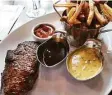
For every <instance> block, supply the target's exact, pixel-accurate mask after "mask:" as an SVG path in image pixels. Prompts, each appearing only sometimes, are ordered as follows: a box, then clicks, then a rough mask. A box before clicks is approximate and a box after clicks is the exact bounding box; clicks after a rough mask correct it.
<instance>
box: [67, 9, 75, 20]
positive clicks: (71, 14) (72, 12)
mask: <svg viewBox="0 0 112 95" xmlns="http://www.w3.org/2000/svg"><path fill="white" fill-rule="evenodd" d="M75 10H76V8H75V7H72V8H71V9H70V11H69V13H68V14H67V17H68V20H69V19H70V18H71V17H72V16H73V14H74V12H75Z"/></svg>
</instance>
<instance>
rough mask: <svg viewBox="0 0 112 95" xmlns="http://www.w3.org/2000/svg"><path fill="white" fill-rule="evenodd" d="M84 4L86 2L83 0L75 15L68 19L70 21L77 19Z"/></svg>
mask: <svg viewBox="0 0 112 95" xmlns="http://www.w3.org/2000/svg"><path fill="white" fill-rule="evenodd" d="M83 4H84V2H81V3H80V5H79V6H78V7H77V8H76V11H75V13H74V15H73V16H72V17H71V18H70V20H68V22H69V23H74V21H76V19H77V17H78V15H79V14H80V12H81V10H82V7H83Z"/></svg>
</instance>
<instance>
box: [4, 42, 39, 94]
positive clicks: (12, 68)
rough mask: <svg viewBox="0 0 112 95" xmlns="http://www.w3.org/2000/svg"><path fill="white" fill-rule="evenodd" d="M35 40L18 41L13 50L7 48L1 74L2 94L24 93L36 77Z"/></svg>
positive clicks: (37, 64) (37, 68)
mask: <svg viewBox="0 0 112 95" xmlns="http://www.w3.org/2000/svg"><path fill="white" fill-rule="evenodd" d="M38 45H39V43H37V42H33V41H26V42H23V43H20V44H19V45H18V46H17V48H16V49H15V50H8V51H7V55H6V59H5V63H6V64H5V69H4V71H3V74H2V84H3V87H2V89H3V93H4V95H26V94H27V92H28V91H30V90H31V89H32V88H33V85H34V83H35V81H36V79H37V77H38V72H39V71H38V70H39V62H37V59H36V48H37V46H38Z"/></svg>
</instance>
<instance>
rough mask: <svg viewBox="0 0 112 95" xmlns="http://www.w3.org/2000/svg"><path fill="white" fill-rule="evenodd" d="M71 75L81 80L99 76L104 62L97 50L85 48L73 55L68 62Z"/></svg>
mask: <svg viewBox="0 0 112 95" xmlns="http://www.w3.org/2000/svg"><path fill="white" fill-rule="evenodd" d="M68 69H69V71H70V73H71V74H72V75H73V76H74V77H75V78H77V79H79V80H86V79H89V78H92V77H93V76H95V75H97V73H98V72H99V71H100V70H101V69H102V60H101V58H99V56H98V50H97V49H95V48H84V49H82V50H79V51H76V52H74V53H73V54H72V56H71V57H70V59H69V62H68Z"/></svg>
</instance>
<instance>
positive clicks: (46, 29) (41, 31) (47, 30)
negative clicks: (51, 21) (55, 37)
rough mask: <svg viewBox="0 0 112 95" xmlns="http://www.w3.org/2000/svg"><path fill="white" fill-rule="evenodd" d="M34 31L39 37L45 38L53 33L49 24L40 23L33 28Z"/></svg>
mask: <svg viewBox="0 0 112 95" xmlns="http://www.w3.org/2000/svg"><path fill="white" fill-rule="evenodd" d="M34 33H35V35H36V36H38V37H40V38H47V37H48V36H51V35H52V34H53V33H54V29H53V28H52V27H51V26H49V25H45V24H41V25H40V26H39V27H38V28H36V29H35V30H34Z"/></svg>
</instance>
